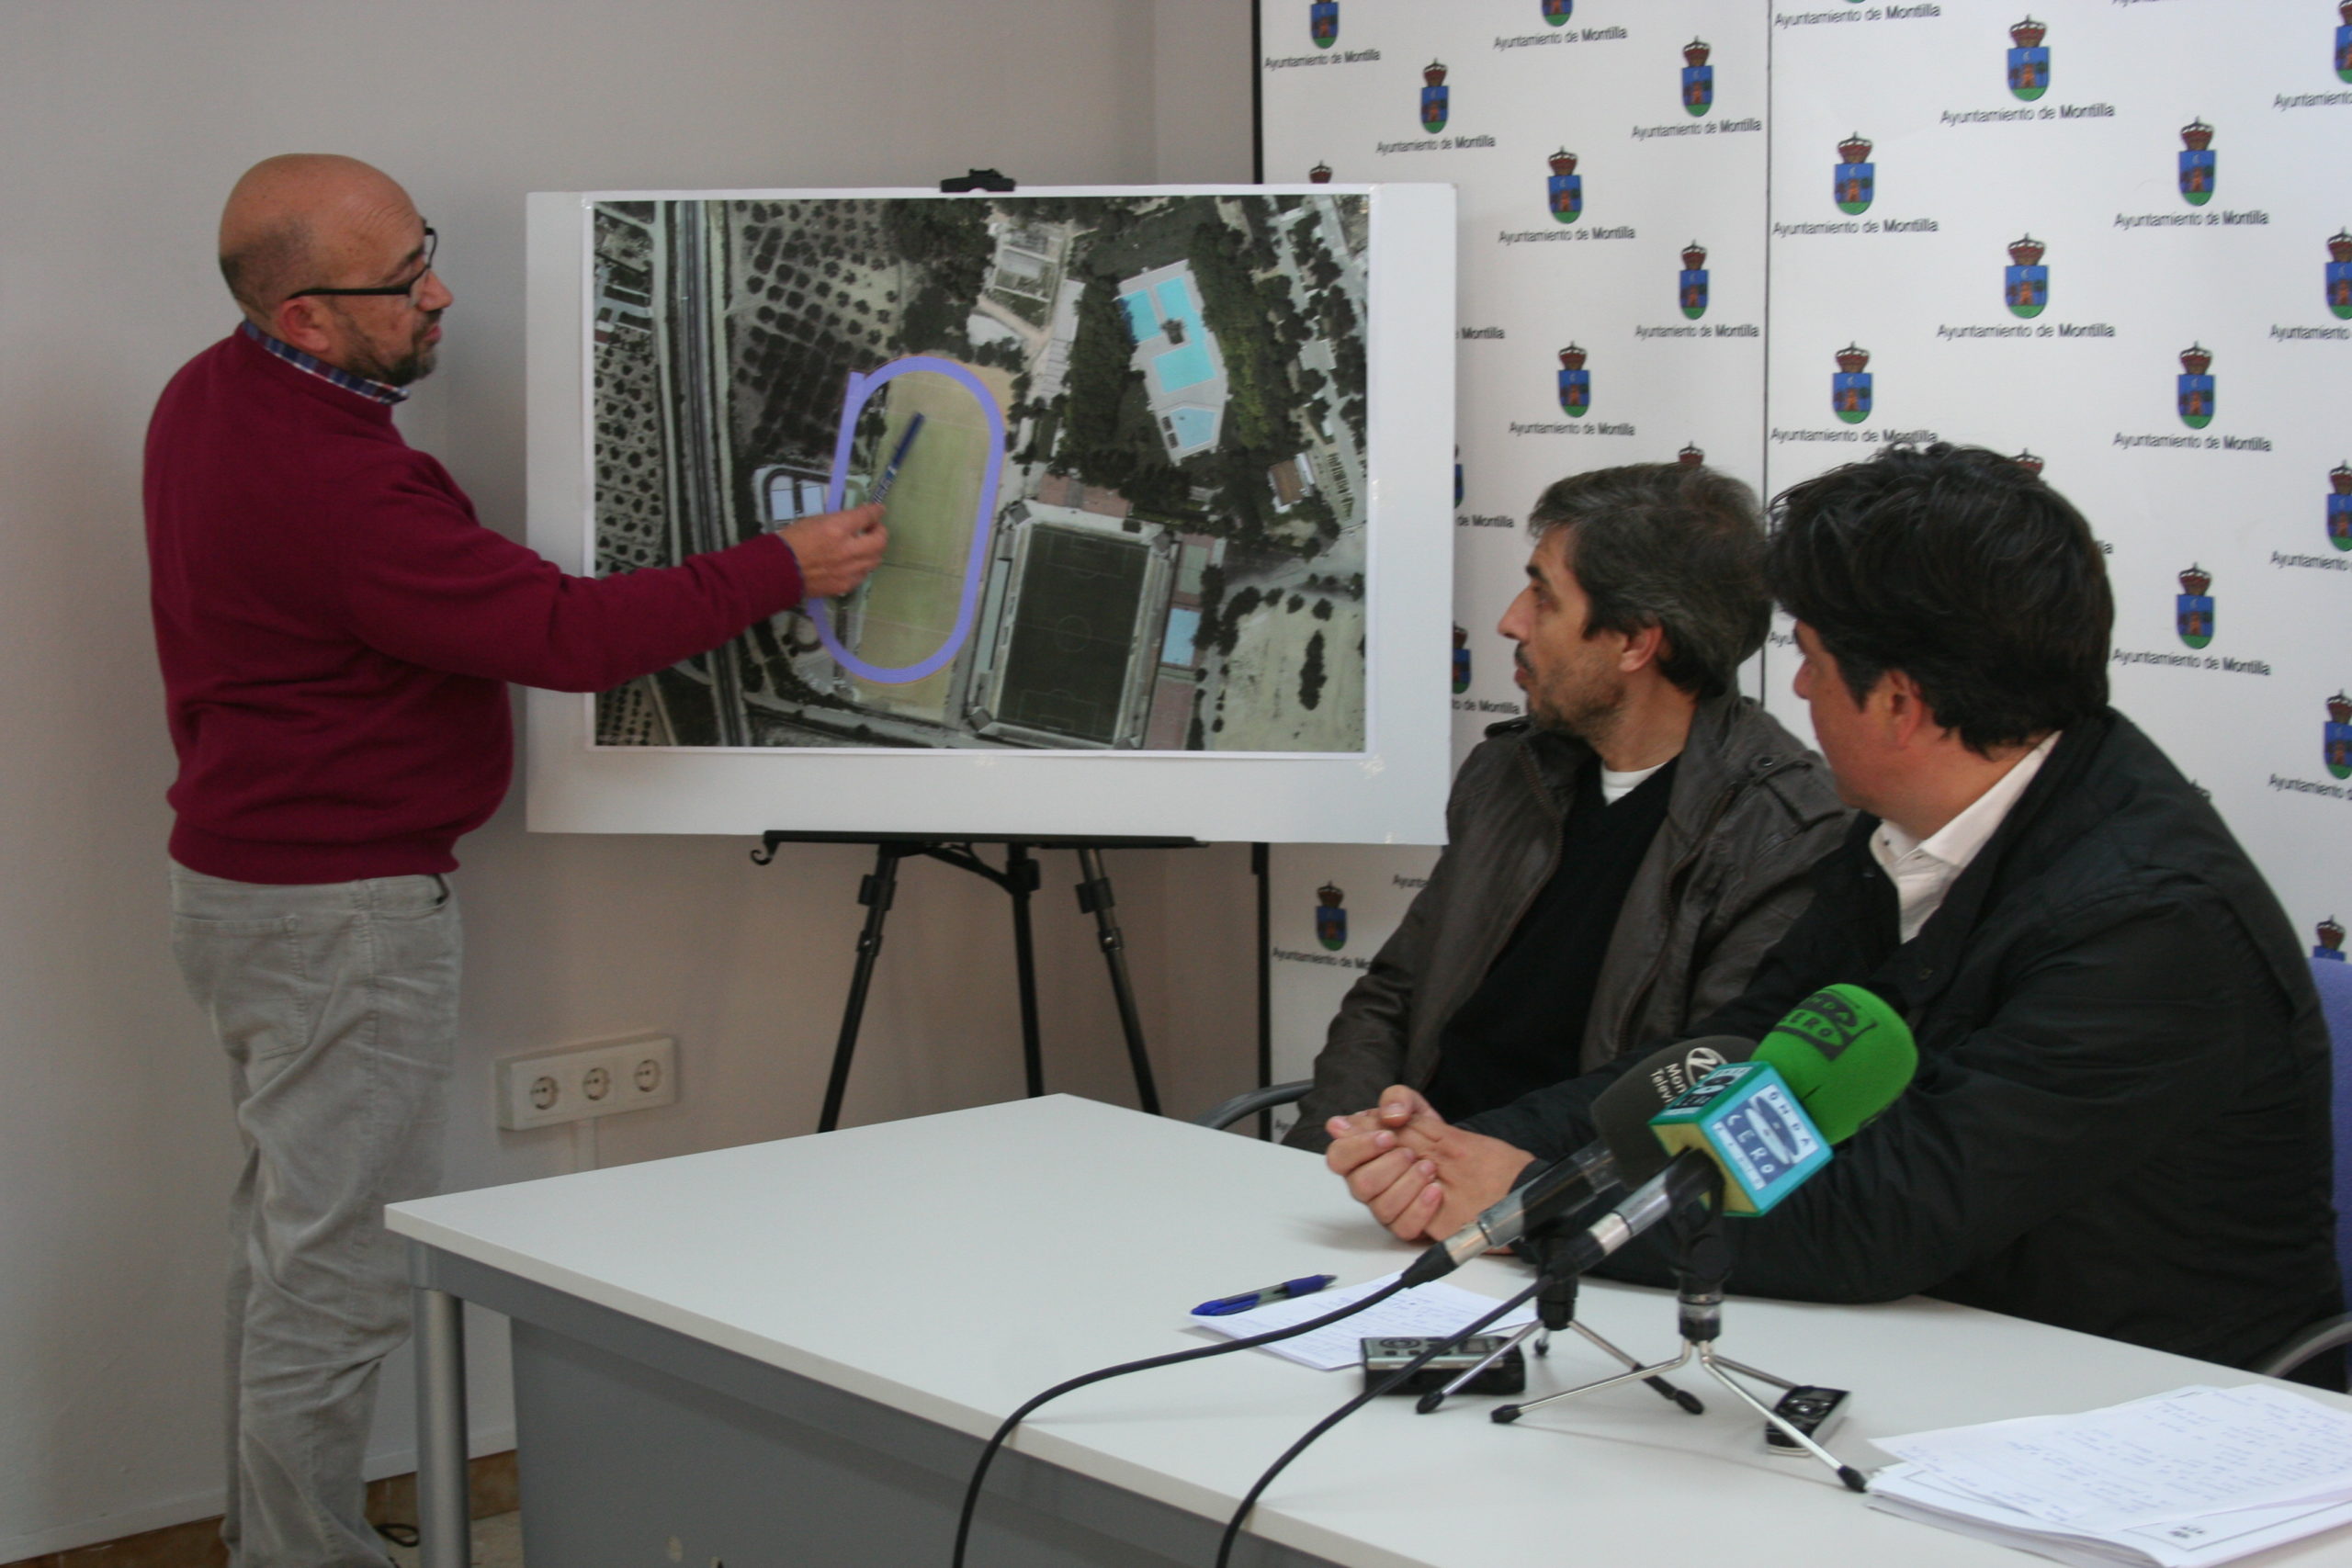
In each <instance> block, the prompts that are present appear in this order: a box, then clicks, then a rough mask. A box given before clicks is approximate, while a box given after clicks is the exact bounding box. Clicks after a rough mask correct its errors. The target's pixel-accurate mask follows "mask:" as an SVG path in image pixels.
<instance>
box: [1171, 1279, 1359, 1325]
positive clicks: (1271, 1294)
mask: <svg viewBox="0 0 2352 1568" xmlns="http://www.w3.org/2000/svg"><path fill="white" fill-rule="evenodd" d="M1338 1278H1339V1276H1338V1275H1337V1274H1309V1275H1307V1276H1306V1278H1305V1279H1303V1280H1283V1282H1282V1283H1281V1284H1279V1285H1269V1286H1267V1287H1266V1288H1265V1289H1264V1290H1262V1291H1249V1292H1244V1293H1242V1294H1240V1295H1238V1296H1222V1297H1219V1298H1218V1299H1217V1300H1216V1301H1213V1302H1203V1303H1201V1304H1200V1305H1198V1306H1196V1307H1194V1308H1193V1316H1194V1317H1229V1316H1231V1315H1232V1314H1235V1313H1237V1312H1248V1311H1250V1309H1251V1308H1253V1307H1261V1306H1264V1305H1266V1304H1267V1303H1269V1302H1286V1301H1288V1300H1290V1299H1291V1298H1292V1297H1293V1296H1311V1295H1313V1294H1314V1293H1315V1292H1317V1291H1319V1290H1321V1289H1322V1288H1323V1287H1324V1286H1326V1285H1328V1284H1329V1283H1330V1282H1331V1281H1332V1280H1336V1279H1338Z"/></svg>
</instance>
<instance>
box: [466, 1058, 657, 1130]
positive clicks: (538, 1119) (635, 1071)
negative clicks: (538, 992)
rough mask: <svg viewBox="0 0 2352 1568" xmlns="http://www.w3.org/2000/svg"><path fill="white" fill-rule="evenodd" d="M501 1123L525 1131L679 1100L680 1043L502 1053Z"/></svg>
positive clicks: (500, 1062)
mask: <svg viewBox="0 0 2352 1568" xmlns="http://www.w3.org/2000/svg"><path fill="white" fill-rule="evenodd" d="M497 1072H498V1083H497V1090H498V1124H499V1125H500V1126H502V1127H505V1128H509V1129H511V1130H514V1131H516V1132H520V1131H521V1130H523V1129H524V1128H526V1127H548V1126H553V1125H554V1124H555V1123H556V1122H582V1121H585V1120H587V1119H588V1118H589V1117H592V1116H613V1115H617V1114H618V1113H620V1112H621V1111H645V1110H649V1109H650V1108H651V1107H653V1106H656V1105H668V1104H671V1103H673V1101H675V1100H677V1098H678V1043H677V1042H676V1041H675V1040H673V1039H671V1038H670V1037H669V1036H668V1035H666V1034H648V1035H640V1036H638V1037H636V1038H633V1039H628V1040H606V1041H600V1042H598V1043H594V1044H591V1045H567V1046H565V1047H563V1048H562V1049H560V1050H556V1051H535V1052H533V1053H531V1054H530V1055H526V1056H506V1057H502V1058H501V1059H500V1060H499V1062H498V1064H497Z"/></svg>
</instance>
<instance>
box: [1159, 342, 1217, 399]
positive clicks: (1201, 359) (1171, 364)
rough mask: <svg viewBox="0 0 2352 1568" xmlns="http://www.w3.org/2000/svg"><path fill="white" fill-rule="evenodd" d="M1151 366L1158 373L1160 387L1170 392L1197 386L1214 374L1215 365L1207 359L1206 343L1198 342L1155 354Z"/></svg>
mask: <svg viewBox="0 0 2352 1568" xmlns="http://www.w3.org/2000/svg"><path fill="white" fill-rule="evenodd" d="M1151 367H1152V369H1153V370H1154V371H1156V372H1157V373H1158V374H1159V385H1160V388H1161V389H1162V390H1164V391H1170V392H1181V391H1182V390H1183V389H1185V388H1187V387H1197V386H1199V385H1200V384H1201V383H1202V382H1204V381H1205V380H1207V379H1208V378H1211V377H1212V376H1215V375H1216V365H1215V364H1214V363H1213V362H1211V360H1210V359H1209V348H1208V344H1204V343H1200V342H1193V343H1188V344H1185V345H1184V346H1183V347H1182V348H1171V349H1170V350H1169V351H1168V352H1167V353H1165V354H1162V355H1157V356H1155V357H1154V358H1153V360H1152V362H1151Z"/></svg>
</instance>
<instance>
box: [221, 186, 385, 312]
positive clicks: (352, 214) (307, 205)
mask: <svg viewBox="0 0 2352 1568" xmlns="http://www.w3.org/2000/svg"><path fill="white" fill-rule="evenodd" d="M416 221H417V220H416V209H415V207H414V206H413V205H412V204H411V203H410V201H409V198H408V192H406V191H404V190H402V189H401V187H400V186H399V185H398V184H397V183H395V182H394V181H393V180H392V179H391V177H390V175H386V174H385V173H384V172H383V171H382V170H380V169H377V168H374V167H371V166H370V165H368V164H363V163H361V162H360V161H359V160H358V159H356V158H345V157H341V156H339V155H337V154H335V153H332V152H288V153H284V154H282V155H280V156H278V157H276V158H265V159H263V160H262V161H261V162H260V163H258V164H254V166H253V167H252V168H250V169H248V170H246V171H245V174H244V177H243V179H240V180H239V181H238V182H237V186H236V188H235V189H234V190H232V191H231V192H230V193H229V204H228V205H227V206H226V207H225V208H223V209H221V212H220V274H221V276H223V277H225V278H226V279H227V280H228V283H229V292H230V293H231V294H232V295H234V296H236V299H237V303H238V304H240V305H242V306H243V307H244V310H245V313H246V314H247V315H249V316H252V317H254V320H255V321H257V322H260V323H262V324H264V325H266V324H267V318H268V316H269V314H270V312H271V311H272V310H275V309H276V307H277V303H278V301H280V300H281V299H285V298H286V296H287V295H288V294H291V293H293V292H294V291H295V290H296V289H298V288H318V287H321V286H322V285H329V284H340V283H347V282H374V281H376V279H374V278H372V277H370V278H364V279H363V278H356V277H354V276H350V274H351V272H352V271H353V269H354V268H355V267H356V266H364V265H367V264H368V260H369V258H371V257H372V256H373V255H375V254H377V253H379V251H380V250H381V248H382V246H383V243H385V241H386V240H387V239H393V240H398V239H401V238H402V237H403V236H406V235H410V234H413V233H414V231H415V229H416Z"/></svg>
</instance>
